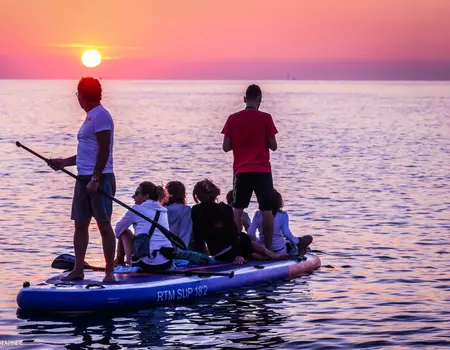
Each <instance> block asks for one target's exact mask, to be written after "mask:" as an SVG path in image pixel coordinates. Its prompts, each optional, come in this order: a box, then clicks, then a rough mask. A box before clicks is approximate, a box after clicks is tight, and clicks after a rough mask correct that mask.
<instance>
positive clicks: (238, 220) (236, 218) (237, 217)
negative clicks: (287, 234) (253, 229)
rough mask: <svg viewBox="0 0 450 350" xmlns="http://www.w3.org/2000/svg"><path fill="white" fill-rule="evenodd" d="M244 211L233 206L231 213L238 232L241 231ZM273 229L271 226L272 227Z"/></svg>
mask: <svg viewBox="0 0 450 350" xmlns="http://www.w3.org/2000/svg"><path fill="white" fill-rule="evenodd" d="M243 211H244V209H236V208H233V213H234V222H235V223H236V226H237V229H238V232H242V219H241V217H242V212H243ZM272 230H273V228H272Z"/></svg>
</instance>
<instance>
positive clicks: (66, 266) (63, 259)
mask: <svg viewBox="0 0 450 350" xmlns="http://www.w3.org/2000/svg"><path fill="white" fill-rule="evenodd" d="M69 257H70V259H69ZM57 262H60V263H61V262H64V265H63V266H61V265H60V266H58V264H57ZM74 264H75V261H74V257H72V256H69V255H68V254H63V255H60V256H58V257H57V258H56V259H55V260H54V261H53V263H52V267H53V268H56V269H62V270H67V269H70V268H73V267H72V265H74ZM84 269H85V270H92V271H105V268H104V267H100V266H92V265H90V264H88V263H86V262H85V263H84ZM150 273H155V274H160V275H181V276H199V277H209V276H224V277H228V278H233V277H234V271H232V272H228V273H227V272H209V271H193V270H188V271H175V270H166V271H154V272H150Z"/></svg>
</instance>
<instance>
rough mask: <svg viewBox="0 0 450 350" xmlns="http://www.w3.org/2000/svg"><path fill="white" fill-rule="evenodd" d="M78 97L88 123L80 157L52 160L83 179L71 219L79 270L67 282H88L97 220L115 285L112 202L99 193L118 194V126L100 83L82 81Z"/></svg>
mask: <svg viewBox="0 0 450 350" xmlns="http://www.w3.org/2000/svg"><path fill="white" fill-rule="evenodd" d="M76 95H77V97H78V102H79V103H80V106H81V108H82V109H83V110H84V111H86V119H85V120H84V122H83V124H82V125H81V128H80V131H79V132H78V147H77V154H76V155H74V156H72V157H69V158H57V159H50V163H51V164H54V165H56V166H59V167H62V168H64V167H66V166H72V165H76V166H77V170H78V176H79V177H80V180H77V181H76V183H75V191H74V196H73V202H72V215H71V218H72V220H74V222H75V233H74V239H73V243H74V249H75V267H74V269H73V270H72V271H71V272H70V273H69V274H68V275H67V276H66V278H65V280H67V281H72V280H79V279H83V278H84V259H85V256H86V250H87V246H88V243H89V224H90V222H91V219H92V217H94V218H95V220H96V221H97V226H98V229H99V230H100V233H101V236H102V243H103V253H104V255H105V261H106V269H105V278H104V280H103V281H104V282H113V281H115V277H114V266H113V261H114V253H115V250H116V238H115V236H114V231H113V229H112V227H111V214H112V201H111V200H110V199H108V198H106V197H105V196H103V195H101V194H99V193H97V190H98V189H101V190H102V191H104V192H106V193H107V194H109V195H110V196H114V195H115V192H116V183H115V177H114V173H113V143H114V122H113V120H112V118H111V114H109V112H108V111H107V110H106V109H105V107H103V106H102V105H101V103H100V101H101V99H102V87H101V85H100V82H99V81H98V80H97V79H95V78H91V77H87V78H82V79H81V80H80V81H79V83H78V89H77V93H76ZM56 170H57V169H56Z"/></svg>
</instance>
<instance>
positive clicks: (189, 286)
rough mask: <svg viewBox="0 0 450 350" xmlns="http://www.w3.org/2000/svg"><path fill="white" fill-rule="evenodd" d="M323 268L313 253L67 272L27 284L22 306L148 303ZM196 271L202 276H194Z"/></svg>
mask: <svg viewBox="0 0 450 350" xmlns="http://www.w3.org/2000/svg"><path fill="white" fill-rule="evenodd" d="M305 258H306V259H305ZM319 267H320V259H319V257H318V256H317V255H314V254H310V253H308V254H306V255H305V257H304V258H303V259H291V260H283V261H249V262H248V263H247V264H244V265H234V264H230V263H221V264H215V265H212V266H202V267H195V268H185V269H179V270H176V273H177V274H167V275H163V274H147V273H116V279H117V282H114V283H103V282H102V279H103V277H104V273H103V272H100V271H87V270H86V271H85V279H84V280H81V281H72V282H64V281H62V280H61V278H62V277H64V276H66V275H67V272H65V273H63V274H60V275H57V276H55V277H52V278H50V279H48V280H46V281H45V282H43V283H40V284H38V285H36V286H31V285H29V283H27V282H25V283H24V286H23V288H22V289H21V290H20V291H19V294H18V295H17V304H18V306H19V308H20V309H21V310H22V311H27V312H57V313H72V312H74V313H84V312H97V311H107V310H111V309H116V308H140V307H149V306H157V305H162V304H165V303H171V302H180V301H181V302H183V301H188V300H191V299H200V298H203V297H205V296H208V295H211V294H214V293H222V292H226V291H229V290H232V289H234V288H240V287H243V286H252V285H257V284H262V283H267V282H272V281H277V280H283V279H289V278H294V277H297V276H299V275H302V274H305V273H309V272H312V271H313V270H315V269H317V268H319ZM189 271H190V272H189ZM196 271H198V272H199V275H195V274H194V275H192V276H189V274H192V273H195V272H196ZM184 272H187V273H186V274H187V276H186V275H184V274H183V273H184ZM200 272H201V273H200ZM209 273H210V275H209ZM216 274H218V275H216Z"/></svg>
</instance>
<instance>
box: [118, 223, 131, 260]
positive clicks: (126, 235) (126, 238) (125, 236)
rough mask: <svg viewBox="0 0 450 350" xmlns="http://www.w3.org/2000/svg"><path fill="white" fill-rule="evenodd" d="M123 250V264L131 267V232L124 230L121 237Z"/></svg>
mask: <svg viewBox="0 0 450 350" xmlns="http://www.w3.org/2000/svg"><path fill="white" fill-rule="evenodd" d="M120 238H121V239H122V244H123V249H124V252H125V263H127V264H128V265H131V256H132V254H133V232H131V231H130V230H125V231H124V232H123V233H122V234H121V235H120Z"/></svg>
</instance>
